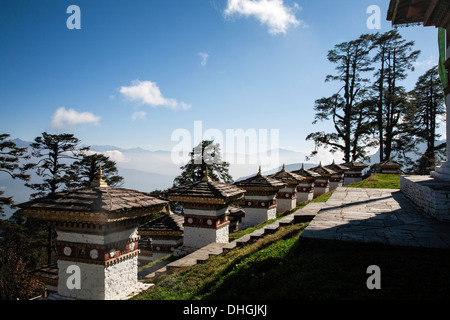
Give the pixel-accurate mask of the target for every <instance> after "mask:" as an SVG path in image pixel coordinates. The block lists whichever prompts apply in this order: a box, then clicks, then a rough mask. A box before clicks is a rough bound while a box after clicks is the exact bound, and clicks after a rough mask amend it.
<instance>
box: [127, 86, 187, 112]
mask: <svg viewBox="0 0 450 320" xmlns="http://www.w3.org/2000/svg"><path fill="white" fill-rule="evenodd" d="M119 91H120V94H121V95H122V96H123V97H125V98H126V99H128V100H130V101H137V102H139V103H141V104H144V105H148V106H152V107H158V106H163V107H166V108H169V109H173V110H188V109H190V108H191V105H190V104H187V103H184V102H182V101H181V102H179V101H178V100H176V99H170V98H166V97H164V96H163V95H162V93H161V90H160V89H159V88H158V86H157V85H156V83H155V82H152V81H140V80H134V81H132V82H131V86H129V87H125V86H123V87H120V90H119Z"/></svg>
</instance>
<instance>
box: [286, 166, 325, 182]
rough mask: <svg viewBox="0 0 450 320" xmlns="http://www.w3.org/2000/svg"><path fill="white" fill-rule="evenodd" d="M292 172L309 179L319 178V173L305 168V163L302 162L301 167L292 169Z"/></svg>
mask: <svg viewBox="0 0 450 320" xmlns="http://www.w3.org/2000/svg"><path fill="white" fill-rule="evenodd" d="M292 173H295V174H298V175H300V176H302V177H304V178H306V179H307V180H309V181H311V180H315V179H317V178H320V174H318V173H317V172H315V171H313V170H308V169H305V165H304V164H302V167H301V169H300V170H295V171H292Z"/></svg>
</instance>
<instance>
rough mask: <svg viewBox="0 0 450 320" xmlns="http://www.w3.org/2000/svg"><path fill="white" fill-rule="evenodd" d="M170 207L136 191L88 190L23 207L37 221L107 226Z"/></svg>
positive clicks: (33, 201)
mask: <svg viewBox="0 0 450 320" xmlns="http://www.w3.org/2000/svg"><path fill="white" fill-rule="evenodd" d="M167 204H168V202H167V201H164V200H161V199H157V198H155V197H152V196H149V195H147V194H145V193H142V192H139V191H135V190H129V189H123V188H114V187H88V188H81V189H72V190H64V191H61V192H57V193H54V194H50V195H48V196H46V197H43V198H39V199H34V200H31V201H28V202H25V203H22V204H20V205H19V207H20V208H21V209H22V210H23V212H24V214H25V215H27V216H29V217H33V218H36V219H41V220H50V221H71V222H72V221H73V222H83V223H100V224H103V223H109V222H115V221H121V220H126V219H130V218H136V217H140V216H146V215H149V214H152V213H154V212H159V211H161V210H163V209H164V207H165V206H166V205H167Z"/></svg>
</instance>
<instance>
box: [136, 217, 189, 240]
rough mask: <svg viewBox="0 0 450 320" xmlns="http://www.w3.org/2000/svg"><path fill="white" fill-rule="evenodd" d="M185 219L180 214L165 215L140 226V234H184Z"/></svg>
mask: <svg viewBox="0 0 450 320" xmlns="http://www.w3.org/2000/svg"><path fill="white" fill-rule="evenodd" d="M183 223H184V217H183V216H182V215H179V214H174V213H173V214H164V215H162V216H161V217H159V218H156V219H154V220H151V221H148V222H146V223H144V224H142V225H140V226H139V229H138V230H139V234H141V235H154V234H155V233H158V232H182V231H183Z"/></svg>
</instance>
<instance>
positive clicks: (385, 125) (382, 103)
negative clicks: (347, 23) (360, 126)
mask: <svg viewBox="0 0 450 320" xmlns="http://www.w3.org/2000/svg"><path fill="white" fill-rule="evenodd" d="M372 43H373V45H372V50H375V56H374V59H373V62H374V63H376V64H377V66H378V67H377V69H376V72H375V79H376V80H375V82H374V84H373V86H372V89H373V97H374V108H373V111H372V115H373V116H374V119H375V121H374V122H375V124H376V129H377V135H378V145H379V147H380V162H382V161H384V160H387V159H389V158H391V157H392V156H393V153H394V152H396V151H397V152H401V153H405V152H406V151H407V150H406V149H405V148H406V145H405V144H404V142H402V140H404V137H402V134H404V133H405V132H407V131H408V130H409V129H408V127H407V126H405V125H404V124H405V123H404V122H403V125H402V121H403V120H404V117H405V115H406V114H407V113H408V112H409V108H411V104H410V103H409V101H408V98H407V93H406V90H405V88H404V87H402V86H400V81H402V80H404V79H406V77H407V71H409V70H414V66H413V63H414V62H415V61H416V60H417V57H418V56H419V54H420V51H418V50H415V51H414V50H413V47H414V42H413V41H410V42H407V41H406V40H404V39H403V38H402V36H401V35H400V34H399V33H398V31H397V30H391V31H388V32H386V33H383V34H380V33H377V34H375V35H374V36H373V37H372Z"/></svg>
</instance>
